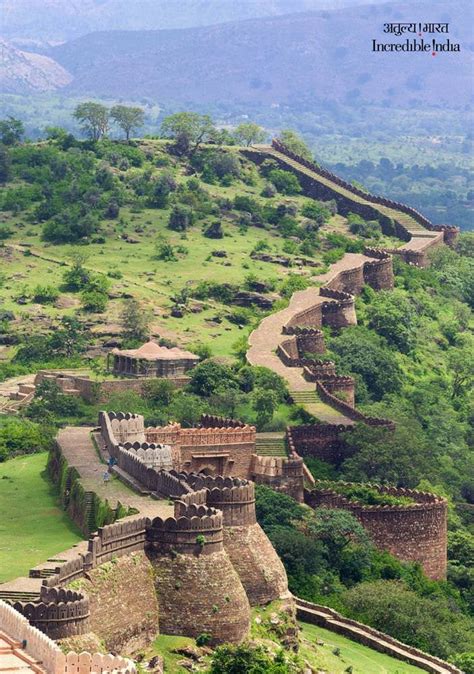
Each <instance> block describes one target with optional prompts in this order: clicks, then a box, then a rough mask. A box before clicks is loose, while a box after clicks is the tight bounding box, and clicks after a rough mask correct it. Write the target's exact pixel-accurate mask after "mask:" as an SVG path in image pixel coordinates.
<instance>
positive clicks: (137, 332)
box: [120, 298, 151, 345]
mask: <svg viewBox="0 0 474 674" xmlns="http://www.w3.org/2000/svg"><path fill="white" fill-rule="evenodd" d="M120 322H121V325H122V328H123V337H124V340H125V342H126V343H127V344H129V345H137V344H138V343H140V342H142V343H143V342H145V341H147V340H148V339H149V337H150V322H151V313H150V312H149V311H148V310H147V309H145V307H144V306H143V305H142V303H141V302H139V301H138V300H136V299H134V298H130V299H126V300H124V302H123V305H122V311H121V313H120Z"/></svg>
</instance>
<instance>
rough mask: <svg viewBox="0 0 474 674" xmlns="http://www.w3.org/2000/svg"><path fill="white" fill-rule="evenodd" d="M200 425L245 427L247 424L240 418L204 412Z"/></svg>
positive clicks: (209, 426) (203, 426)
mask: <svg viewBox="0 0 474 674" xmlns="http://www.w3.org/2000/svg"><path fill="white" fill-rule="evenodd" d="M199 426H200V427H201V428H243V427H244V426H245V424H244V423H243V421H239V420H238V419H229V418H227V417H219V416H215V415H214V414H203V415H202V416H201V421H200V423H199Z"/></svg>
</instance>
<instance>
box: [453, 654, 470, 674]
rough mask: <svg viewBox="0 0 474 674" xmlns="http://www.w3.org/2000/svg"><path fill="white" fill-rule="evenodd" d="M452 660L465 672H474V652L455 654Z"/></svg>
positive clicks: (468, 673) (467, 673)
mask: <svg viewBox="0 0 474 674" xmlns="http://www.w3.org/2000/svg"><path fill="white" fill-rule="evenodd" d="M451 662H452V663H453V665H456V667H459V669H460V670H461V671H462V672H464V674H474V652H471V653H460V654H458V655H455V656H454V657H452V658H451Z"/></svg>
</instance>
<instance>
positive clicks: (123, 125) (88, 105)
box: [74, 101, 145, 142]
mask: <svg viewBox="0 0 474 674" xmlns="http://www.w3.org/2000/svg"><path fill="white" fill-rule="evenodd" d="M74 117H75V119H77V121H78V122H79V123H80V125H81V128H82V130H83V131H84V133H85V134H86V135H87V137H88V138H90V140H92V141H94V142H96V141H98V140H100V139H101V138H104V136H107V134H108V132H109V127H110V122H111V121H113V122H115V123H116V124H117V126H118V127H119V128H120V129H121V130H122V131H123V132H124V134H125V138H126V140H127V142H128V141H129V140H130V135H131V134H132V133H133V132H134V131H135V130H136V129H139V128H141V127H142V126H143V124H144V122H145V112H144V110H143V109H142V108H139V107H134V106H127V105H114V106H113V107H112V108H111V109H109V108H107V107H106V106H105V105H102V104H101V103H95V102H94V101H86V102H85V103H80V104H79V105H78V106H77V107H76V109H75V110H74Z"/></svg>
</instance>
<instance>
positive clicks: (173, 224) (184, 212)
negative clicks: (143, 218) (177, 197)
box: [168, 204, 194, 232]
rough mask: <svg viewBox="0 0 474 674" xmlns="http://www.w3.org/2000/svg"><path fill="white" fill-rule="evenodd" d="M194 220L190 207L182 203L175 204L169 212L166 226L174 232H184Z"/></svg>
mask: <svg viewBox="0 0 474 674" xmlns="http://www.w3.org/2000/svg"><path fill="white" fill-rule="evenodd" d="M193 222H194V213H193V210H192V208H190V207H189V206H186V205H184V204H177V205H176V206H175V207H174V208H173V210H172V211H171V213H170V217H169V220H168V227H169V228H170V229H172V230H174V231H175V232H185V231H186V230H187V229H188V228H189V227H191V225H192V224H193Z"/></svg>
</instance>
